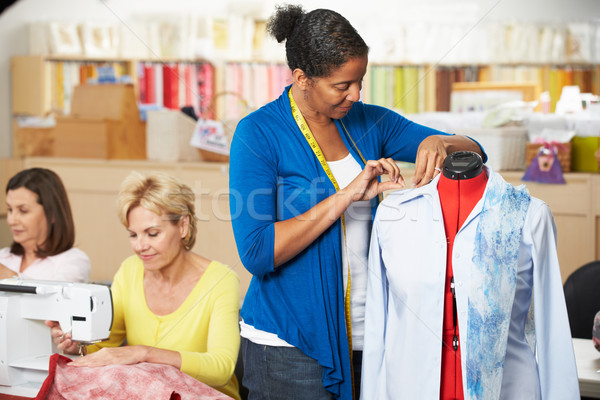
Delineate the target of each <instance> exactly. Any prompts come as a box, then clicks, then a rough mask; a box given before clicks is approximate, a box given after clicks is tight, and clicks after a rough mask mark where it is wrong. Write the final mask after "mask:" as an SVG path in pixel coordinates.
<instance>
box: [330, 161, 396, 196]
mask: <svg viewBox="0 0 600 400" xmlns="http://www.w3.org/2000/svg"><path fill="white" fill-rule="evenodd" d="M384 174H387V175H388V176H389V180H388V181H385V182H379V180H378V179H377V178H378V177H379V176H380V175H384ZM403 187H404V178H403V177H402V174H401V173H400V167H398V164H396V163H395V162H394V160H392V159H391V158H380V159H379V160H369V161H367V163H366V164H365V167H364V168H363V170H362V172H361V173H360V174H359V175H358V176H357V177H356V178H355V179H354V180H353V181H352V182H351V183H350V184H349V185H348V186H347V187H346V188H344V189H343V190H342V191H341V192H345V193H347V194H349V195H350V196H351V199H352V201H353V202H354V201H361V200H371V199H372V198H373V197H375V196H377V195H379V194H380V193H383V192H385V191H386V190H390V189H402V188H403Z"/></svg>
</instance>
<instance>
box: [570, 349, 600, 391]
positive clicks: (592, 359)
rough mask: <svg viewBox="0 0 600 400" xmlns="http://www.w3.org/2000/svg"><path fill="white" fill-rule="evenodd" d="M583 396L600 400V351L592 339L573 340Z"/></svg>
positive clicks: (580, 389)
mask: <svg viewBox="0 0 600 400" xmlns="http://www.w3.org/2000/svg"><path fill="white" fill-rule="evenodd" d="M573 349H574V350H575V359H576V361H577V375H578V376H579V391H580V392H581V396H585V397H593V398H596V399H600V351H598V350H596V348H595V347H594V345H593V344H592V340H591V339H573Z"/></svg>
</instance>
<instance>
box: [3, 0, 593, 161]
mask: <svg viewBox="0 0 600 400" xmlns="http://www.w3.org/2000/svg"><path fill="white" fill-rule="evenodd" d="M278 3H294V2H293V1H289V2H283V1H281V2H279V1H278V2H276V1H275V0H255V1H242V0H238V1H235V0H222V1H208V0H171V1H168V2H165V1H163V0H127V1H117V0H104V1H102V0H52V1H48V0H19V1H17V2H16V3H15V4H14V5H12V6H11V7H9V8H7V9H6V10H5V11H4V12H3V13H2V14H1V15H0V88H2V90H0V157H9V156H10V155H11V154H10V153H11V150H10V149H11V148H12V143H11V125H10V69H9V67H10V57H11V56H13V55H20V54H27V53H28V48H29V42H28V41H29V37H28V31H27V24H28V23H29V22H35V21H50V20H57V21H73V20H75V21H110V22H115V21H119V22H120V23H126V22H125V21H127V20H128V19H129V18H130V17H132V16H134V15H137V14H141V13H143V14H147V13H148V14H149V13H163V14H164V13H198V14H200V13H207V14H210V15H224V14H226V13H228V12H230V11H231V10H235V11H236V12H238V13H246V14H253V15H259V16H262V17H266V16H268V15H270V13H271V12H272V10H273V9H274V5H275V4H278ZM298 3H300V4H303V5H304V7H305V8H306V9H307V10H310V9H313V8H317V7H327V8H331V9H334V10H336V11H339V12H340V13H342V14H343V15H345V16H346V17H347V18H348V19H349V20H350V21H351V22H352V23H353V24H354V25H355V27H356V28H357V29H358V30H359V32H367V31H368V30H371V29H377V28H376V27H375V26H374V24H372V23H371V21H377V24H376V26H377V27H379V26H385V25H386V24H394V23H395V22H397V21H399V20H400V21H413V20H423V21H427V23H435V22H436V21H443V20H444V19H447V18H461V19H463V20H466V21H469V24H468V26H470V28H469V29H466V31H465V34H466V35H476V34H477V27H478V26H479V25H480V24H481V23H482V22H484V21H489V20H506V19H512V20H520V21H540V22H559V21H563V22H564V21H589V20H590V19H594V18H596V19H599V18H600V2H599V1H598V0H573V1H568V2H567V1H564V0H528V1H525V2H524V1H521V0H484V1H476V0H470V1H469V0H464V1H450V2H449V1H443V0H424V1H422V2H420V4H419V5H415V4H414V2H411V1H408V0H371V1H370V2H369V7H365V6H364V4H365V3H364V2H363V1H359V0H330V1H328V2H327V3H326V4H324V3H323V2H322V1H317V0H304V1H300V2H298ZM165 4H168V9H166V8H167V7H166V6H165ZM42 16H43V17H42ZM363 36H365V39H366V41H367V42H368V44H369V45H371V46H374V45H376V43H369V40H368V35H366V34H363ZM449 51H451V50H450V49H449ZM440 57H442V55H440Z"/></svg>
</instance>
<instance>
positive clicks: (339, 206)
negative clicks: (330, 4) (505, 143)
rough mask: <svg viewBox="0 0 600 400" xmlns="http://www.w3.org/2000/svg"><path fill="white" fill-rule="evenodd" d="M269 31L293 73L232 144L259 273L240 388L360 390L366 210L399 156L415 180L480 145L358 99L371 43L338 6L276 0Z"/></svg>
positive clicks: (235, 181)
mask: <svg viewBox="0 0 600 400" xmlns="http://www.w3.org/2000/svg"><path fill="white" fill-rule="evenodd" d="M267 29H268V31H269V33H270V34H272V35H273V36H274V37H275V38H276V39H277V41H278V42H282V41H284V40H285V41H286V56H287V62H288V65H289V67H290V69H291V70H292V76H293V83H292V85H291V86H289V87H287V88H285V90H284V92H283V94H282V95H281V97H279V98H278V99H277V100H275V101H273V102H271V103H269V104H267V105H265V106H264V107H262V108H260V109H259V110H257V111H255V112H253V113H252V114H250V115H249V116H247V117H246V118H244V119H243V120H242V121H241V122H240V123H239V124H238V127H237V129H236V131H235V135H234V139H233V143H232V145H231V153H230V208H231V216H232V224H233V230H234V234H235V240H236V244H237V248H238V252H239V255H240V259H241V260H242V262H243V264H244V266H245V267H246V269H248V271H250V272H251V273H252V275H253V278H252V281H251V283H250V287H249V289H248V292H247V294H246V297H245V300H244V305H243V308H242V311H241V317H242V322H241V336H242V357H243V362H244V381H243V384H244V386H246V387H247V388H248V389H249V396H250V397H249V398H250V399H275V398H281V399H311V400H314V399H331V398H341V399H351V398H352V397H353V396H354V397H355V398H358V389H359V387H358V385H359V384H360V366H361V356H362V354H361V350H362V335H363V331H364V305H365V304H364V300H365V290H366V272H367V270H366V268H367V267H366V265H367V252H368V243H369V236H370V230H371V223H372V217H373V213H374V211H375V208H376V207H377V204H378V200H379V199H378V195H380V194H381V193H382V192H383V191H385V190H389V189H399V188H402V187H404V186H405V182H404V180H403V178H402V175H401V173H400V169H399V168H398V166H397V164H396V163H395V162H394V161H393V160H399V161H407V162H414V163H415V175H414V179H413V182H412V184H413V185H414V186H422V185H424V184H426V183H429V182H430V181H431V179H433V177H434V176H435V175H437V174H438V173H439V168H440V167H441V165H442V163H443V160H444V158H445V157H446V155H447V154H450V153H452V152H454V151H457V150H470V151H475V152H477V153H479V154H481V155H482V156H483V157H484V158H485V154H484V153H483V151H482V149H481V148H480V146H479V145H478V144H477V143H476V142H474V141H473V140H471V139H469V138H467V137H465V136H458V135H445V134H443V133H442V132H439V131H436V130H433V129H430V128H427V127H424V126H420V125H418V124H415V123H413V122H411V121H409V120H407V119H405V118H404V117H402V116H400V115H399V114H397V113H395V112H393V111H391V110H388V109H386V108H383V107H379V106H374V105H367V104H363V103H361V102H360V101H359V99H360V90H361V86H362V80H363V77H364V75H365V72H366V69H367V63H368V58H367V54H368V47H367V45H366V44H365V42H364V41H363V40H362V38H361V37H360V35H359V34H358V33H357V32H356V30H355V29H354V28H353V27H352V26H351V25H350V23H349V22H348V21H347V20H346V19H345V18H344V17H342V16H341V15H339V14H338V13H336V12H334V11H330V10H324V9H318V10H314V11H311V12H308V13H305V12H304V10H303V9H302V7H301V6H284V7H279V8H278V9H277V11H276V13H275V14H274V15H273V16H272V17H271V19H270V20H269V23H268V27H267ZM384 174H387V175H388V176H389V180H387V181H386V182H381V179H380V176H381V175H384ZM353 382H356V385H353Z"/></svg>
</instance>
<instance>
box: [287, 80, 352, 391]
mask: <svg viewBox="0 0 600 400" xmlns="http://www.w3.org/2000/svg"><path fill="white" fill-rule="evenodd" d="M288 95H289V97H290V104H291V106H292V115H293V116H294V119H295V120H296V124H298V128H300V131H301V132H302V134H303V135H304V138H305V139H306V141H307V142H308V144H309V146H310V147H311V149H312V150H313V152H314V153H315V156H317V159H318V160H319V163H320V164H321V167H323V170H324V171H325V173H326V174H327V177H328V178H329V180H330V181H331V183H333V187H335V191H336V192H337V191H338V190H340V186H339V185H338V183H337V181H336V180H335V177H334V176H333V173H332V172H331V169H330V168H329V165H328V164H327V160H325V156H324V155H323V151H321V148H320V147H319V144H318V143H317V140H316V139H315V137H314V136H313V134H312V132H311V131H310V128H309V127H308V124H307V123H306V121H305V120H304V117H303V116H302V113H301V112H300V110H299V109H298V105H297V104H296V102H295V101H294V98H293V97H292V89H291V88H290V90H289V91H288ZM344 129H346V127H344ZM346 133H347V131H346ZM348 136H350V135H348ZM350 140H352V138H350ZM357 150H358V149H357ZM361 157H362V154H361ZM363 161H364V158H363ZM341 219H342V231H343V233H344V243H345V245H346V254H348V242H347V241H346V221H345V218H344V214H343V213H342V216H341ZM346 262H347V263H348V285H347V288H346V295H345V297H344V315H345V317H346V335H347V336H348V349H349V351H350V371H351V375H352V376H351V377H352V398H354V367H353V364H352V320H351V315H350V288H351V286H352V285H351V283H352V279H351V276H350V260H349V259H348V256H346Z"/></svg>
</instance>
